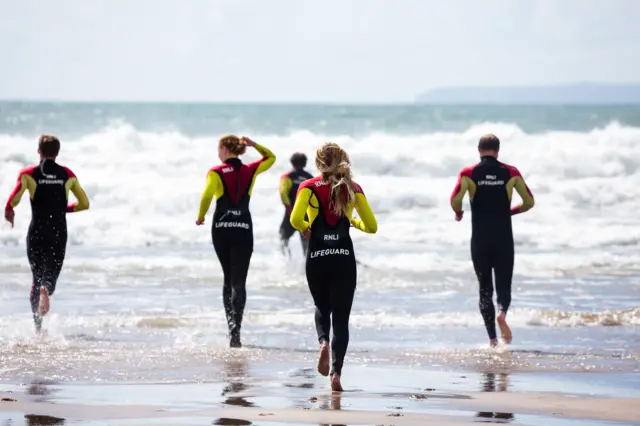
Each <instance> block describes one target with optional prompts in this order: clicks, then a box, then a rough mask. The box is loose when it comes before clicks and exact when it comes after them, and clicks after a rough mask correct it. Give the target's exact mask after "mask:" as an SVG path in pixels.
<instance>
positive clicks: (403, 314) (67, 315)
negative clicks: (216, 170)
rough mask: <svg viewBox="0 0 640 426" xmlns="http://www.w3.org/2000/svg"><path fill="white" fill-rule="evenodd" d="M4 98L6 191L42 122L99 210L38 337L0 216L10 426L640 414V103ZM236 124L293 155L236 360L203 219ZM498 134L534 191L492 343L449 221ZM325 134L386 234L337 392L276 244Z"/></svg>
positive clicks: (74, 248)
mask: <svg viewBox="0 0 640 426" xmlns="http://www.w3.org/2000/svg"><path fill="white" fill-rule="evenodd" d="M0 106H1V110H2V113H3V117H4V120H0V164H2V173H0V195H1V196H3V197H6V196H8V194H9V193H10V191H11V189H12V188H13V186H14V185H15V179H16V176H17V174H18V171H19V170H20V169H21V168H23V167H25V166H27V165H29V164H32V163H34V162H36V161H37V156H36V140H37V136H38V135H39V133H40V132H55V133H56V134H58V135H59V136H60V138H61V140H62V151H61V155H60V160H59V161H60V163H61V164H64V165H66V166H69V167H70V168H71V169H72V170H73V171H74V172H75V173H76V175H77V176H78V179H79V180H80V182H81V183H82V186H83V187H84V188H85V190H86V192H87V194H88V196H89V198H90V199H91V203H92V204H91V209H90V210H89V211H87V212H80V213H78V214H74V215H69V217H68V227H69V242H68V247H67V255H66V259H65V264H64V269H63V272H62V274H61V277H60V280H59V283H58V288H57V290H56V293H55V294H54V296H53V297H52V309H51V313H50V315H48V316H47V317H46V319H45V321H44V326H43V328H44V330H45V332H44V333H43V334H42V335H40V336H38V335H36V334H35V333H34V329H33V321H32V319H31V315H30V312H29V301H28V295H29V290H30V287H31V281H30V280H31V274H30V270H29V265H28V262H27V259H26V254H25V236H26V230H27V227H28V225H29V214H30V213H29V205H28V203H29V202H28V198H27V197H25V198H24V199H23V200H22V202H21V204H20V205H19V206H18V208H16V226H15V228H10V226H9V225H8V224H6V223H3V224H2V225H0V250H1V253H2V256H0V303H1V304H2V312H0V320H1V321H2V328H1V329H0V394H1V395H2V399H3V400H2V402H0V410H1V411H0V424H2V425H4V424H7V425H16V424H30V425H35V424H73V423H74V422H81V423H82V424H91V425H105V424H131V425H134V424H136V425H137V424H140V425H148V424H149V425H150V424H162V425H168V424H194V425H198V424H212V423H213V424H245V425H246V424H253V425H271V426H275V425H278V424H300V425H305V424H334V425H336V424H342V425H360V424H361V425H382V424H384V425H403V424H407V425H410V424H411V425H413V424H416V425H417V424H427V423H430V424H442V425H447V424H451V425H456V424H471V423H478V422H489V423H493V422H495V423H509V424H522V425H531V426H535V425H542V424H544V425H551V426H553V425H558V426H562V425H586V426H589V425H607V424H637V423H639V422H640V415H639V414H638V413H639V412H640V410H638V409H637V407H638V406H640V404H639V402H640V334H639V333H638V325H640V306H639V300H640V279H639V278H640V267H639V266H638V265H640V254H639V253H640V250H638V243H639V242H640V227H638V226H637V211H638V209H640V204H639V201H638V200H640V197H638V190H637V188H639V187H640V161H638V158H640V143H638V142H639V141H640V112H639V111H640V110H639V109H638V108H637V107H617V108H610V107H575V108H551V107H549V108H546V107H542V106H541V107H536V108H533V107H532V108H523V107H502V108H500V107H487V108H471V107H455V106H449V107H433V106H371V107H367V106H359V107H352V106H277V107H270V106H264V105H244V106H243V105H235V106H225V105H206V104H202V105H171V104H164V105H161V104H158V105H155V104H144V105H136V104H117V103H112V104H65V103H29V102H22V103H21V102H15V103H11V102H4V103H0ZM228 131H234V132H238V133H239V134H247V135H250V136H251V137H252V138H253V139H255V140H256V141H257V142H259V143H261V144H263V145H265V146H267V147H268V148H270V149H271V150H272V151H273V152H274V153H275V154H276V156H277V157H278V159H277V161H276V164H275V165H274V166H273V168H272V169H270V170H269V171H268V172H266V173H265V174H263V175H261V176H259V178H258V180H257V181H256V186H255V188H254V191H253V195H252V200H251V209H252V212H253V218H254V219H253V222H254V238H255V243H254V253H253V257H252V260H251V269H250V272H249V277H248V281H247V297H248V299H247V307H246V310H245V319H244V322H243V335H242V337H243V345H244V347H243V348H242V349H239V350H230V349H228V340H227V335H226V329H225V319H224V313H223V309H222V301H221V287H222V273H221V271H220V266H219V264H218V262H217V259H216V257H215V253H214V251H213V248H212V246H211V235H210V229H209V225H210V214H209V216H208V217H207V224H206V225H205V226H204V227H196V226H195V225H194V221H195V219H196V214H197V209H198V205H199V200H200V194H201V191H202V189H203V188H204V183H205V174H206V172H207V170H208V169H209V168H210V167H212V166H213V165H215V164H217V163H218V161H219V160H218V159H217V157H216V149H215V143H216V140H217V138H218V137H219V136H220V134H222V133H225V132H228ZM486 132H493V133H496V134H497V135H498V136H499V137H500V138H501V140H502V143H503V149H502V151H503V152H501V157H500V158H501V160H503V161H505V162H507V163H509V164H514V165H516V166H517V167H518V168H519V170H520V171H521V173H522V174H523V176H524V178H525V179H526V181H527V184H528V185H529V187H530V188H531V191H532V192H533V194H534V196H535V197H536V206H535V207H534V209H533V210H531V211H530V212H527V213H525V214H523V215H518V216H516V217H514V219H513V227H514V235H515V241H516V262H515V273H514V280H513V301H512V306H511V308H510V310H509V314H508V319H509V323H510V325H511V328H512V331H513V333H514V341H513V343H512V344H511V345H509V346H508V347H505V346H501V347H499V348H497V349H495V350H490V349H488V339H487V336H486V331H485V329H484V326H483V324H482V318H481V317H480V314H479V312H478V287H477V286H478V285H477V280H476V277H475V276H474V273H473V269H472V265H471V261H470V253H469V236H470V220H469V219H470V217H468V216H467V215H465V219H464V220H463V221H462V222H460V223H457V222H455V221H454V220H453V213H452V211H451V208H450V206H449V195H450V193H451V190H452V189H453V186H454V184H455V181H456V177H457V173H458V171H459V170H460V169H461V168H462V167H464V166H468V165H470V164H473V163H474V162H475V161H477V151H476V149H475V147H476V144H477V139H478V137H479V136H480V135H482V134H484V133H486ZM326 140H334V141H336V142H338V143H340V144H341V145H342V146H344V147H345V148H346V149H347V151H348V152H349V153H350V155H351V160H352V163H353V170H354V174H355V179H356V181H357V182H358V183H360V184H361V185H362V187H363V189H364V191H365V194H366V196H367V198H368V199H369V202H370V204H371V206H372V209H373V211H374V212H375V213H376V216H377V219H378V223H379V231H378V233H377V234H376V235H364V234H361V233H355V232H352V235H353V239H354V246H355V255H356V258H357V259H358V261H359V265H358V287H357V291H356V296H355V302H354V306H353V311H352V315H351V321H350V324H351V330H350V335H351V338H350V344H349V350H348V353H347V358H346V360H345V367H344V373H343V384H344V386H345V392H344V393H342V394H341V395H336V394H333V393H332V392H331V391H330V390H329V387H328V380H327V379H326V378H323V377H320V376H319V375H318V373H317V372H315V365H316V356H317V340H316V335H315V327H314V323H313V305H312V301H311V297H310V295H309V289H308V287H307V283H306V279H305V269H304V258H303V256H302V253H301V250H300V243H299V241H297V240H296V239H297V236H295V237H294V239H292V242H291V249H292V257H291V258H288V257H286V256H283V254H282V252H281V251H280V247H279V241H278V227H279V224H280V222H281V220H282V215H283V213H284V209H283V208H282V206H281V204H280V201H279V195H278V192H277V187H278V180H279V177H280V175H281V174H282V173H284V172H285V171H287V170H288V169H289V167H290V165H289V164H288V158H289V156H290V155H291V153H293V152H294V151H303V152H305V153H306V154H307V156H309V157H310V158H313V155H314V152H315V149H316V148H317V147H318V146H319V145H320V144H321V143H323V142H324V141H326ZM257 158H258V154H257V153H255V152H249V153H248V154H247V156H246V159H247V161H251V160H253V159H257ZM309 169H310V170H311V171H313V172H315V170H314V169H313V164H312V161H310V167H309ZM3 194H4V195H3ZM514 198H517V197H514ZM516 202H517V200H515V201H514V203H516ZM464 209H465V210H467V211H468V210H469V204H468V201H467V200H465V203H464ZM210 213H211V212H210ZM634 407H636V409H635V410H634ZM229 419H231V420H229ZM233 419H236V420H233ZM21 422H22V423H21ZM249 422H250V423H249ZM615 422H617V423H615Z"/></svg>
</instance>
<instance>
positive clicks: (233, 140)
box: [218, 134, 247, 155]
mask: <svg viewBox="0 0 640 426" xmlns="http://www.w3.org/2000/svg"><path fill="white" fill-rule="evenodd" d="M218 144H219V146H221V147H225V148H227V149H228V150H229V152H230V153H232V154H234V155H242V154H244V153H245V152H246V151H247V145H246V144H245V143H244V141H243V140H242V139H240V138H239V137H237V136H236V135H232V134H226V135H224V136H223V137H221V138H220V141H219V142H218Z"/></svg>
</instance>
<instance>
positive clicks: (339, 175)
mask: <svg viewBox="0 0 640 426" xmlns="http://www.w3.org/2000/svg"><path fill="white" fill-rule="evenodd" d="M316 167H317V168H318V171H319V172H320V174H321V175H322V180H323V181H325V182H327V183H328V184H329V185H331V208H332V211H333V213H335V214H337V215H346V214H347V209H348V207H349V204H351V203H353V202H354V201H355V198H356V194H355V192H354V190H353V181H352V180H351V179H352V176H351V161H350V160H349V155H348V154H347V152H346V151H345V150H344V149H342V148H340V146H339V145H338V144H337V143H333V142H327V143H325V144H324V145H322V146H321V147H320V148H318V150H317V151H316Z"/></svg>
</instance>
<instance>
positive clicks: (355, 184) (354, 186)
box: [351, 181, 364, 195]
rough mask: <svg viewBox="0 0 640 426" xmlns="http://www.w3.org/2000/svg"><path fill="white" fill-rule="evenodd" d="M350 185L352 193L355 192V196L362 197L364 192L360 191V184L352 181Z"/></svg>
mask: <svg viewBox="0 0 640 426" xmlns="http://www.w3.org/2000/svg"><path fill="white" fill-rule="evenodd" d="M351 184H352V185H353V192H355V193H356V194H362V195H364V191H363V190H362V186H360V184H358V183H357V182H353V181H352V182H351Z"/></svg>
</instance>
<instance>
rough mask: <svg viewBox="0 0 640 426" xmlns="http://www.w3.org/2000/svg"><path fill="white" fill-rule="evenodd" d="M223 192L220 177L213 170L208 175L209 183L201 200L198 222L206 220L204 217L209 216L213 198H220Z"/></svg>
mask: <svg viewBox="0 0 640 426" xmlns="http://www.w3.org/2000/svg"><path fill="white" fill-rule="evenodd" d="M223 191H224V186H222V181H221V180H220V175H218V173H216V172H214V171H213V170H211V171H209V173H207V183H206V185H205V187H204V191H203V192H202V197H201V198H200V211H199V212H198V220H200V221H203V220H204V217H205V216H206V215H207V212H208V211H209V207H210V206H211V201H212V200H213V197H214V196H215V197H216V199H217V198H220V196H222V192H223Z"/></svg>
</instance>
